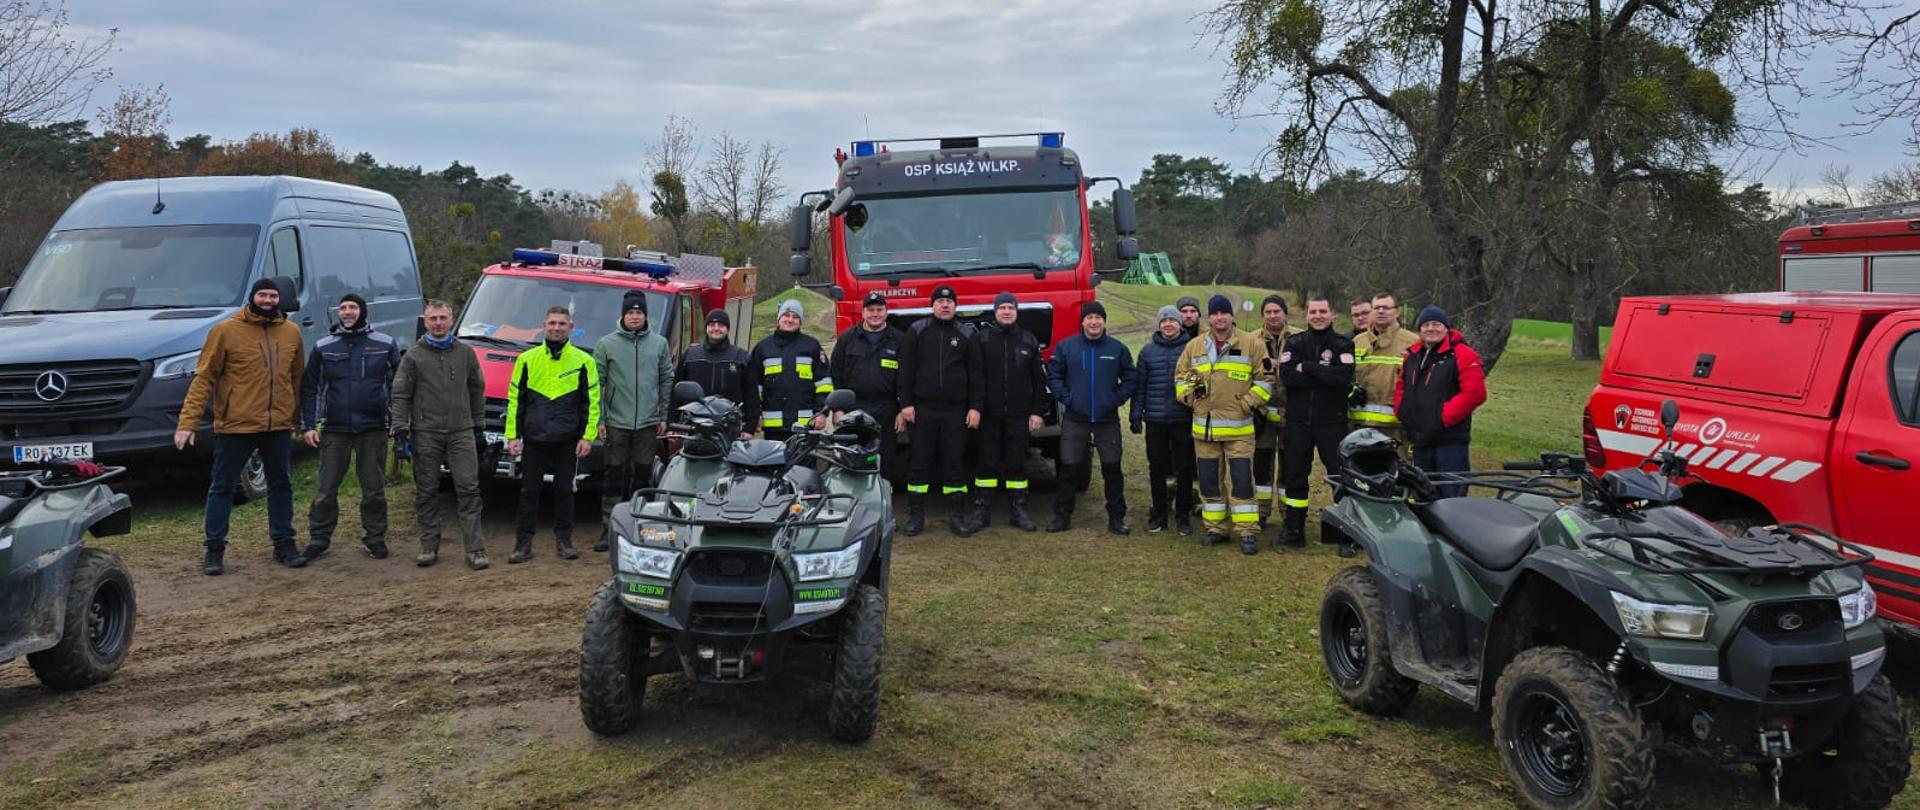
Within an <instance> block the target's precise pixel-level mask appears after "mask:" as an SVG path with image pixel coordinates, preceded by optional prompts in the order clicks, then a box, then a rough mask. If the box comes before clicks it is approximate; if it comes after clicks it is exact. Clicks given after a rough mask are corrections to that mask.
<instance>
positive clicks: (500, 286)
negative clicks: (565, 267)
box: [457, 275, 673, 351]
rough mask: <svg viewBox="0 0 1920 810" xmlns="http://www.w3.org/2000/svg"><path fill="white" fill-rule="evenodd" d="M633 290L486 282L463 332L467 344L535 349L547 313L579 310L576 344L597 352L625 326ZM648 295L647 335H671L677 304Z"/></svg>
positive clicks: (463, 318) (545, 281) (466, 314)
mask: <svg viewBox="0 0 1920 810" xmlns="http://www.w3.org/2000/svg"><path fill="white" fill-rule="evenodd" d="M627 289H628V288H626V287H610V286H607V285H605V284H582V283H580V282H576V281H562V280H558V279H550V278H528V277H524V276H501V275H489V276H482V277H481V278H480V285H479V286H478V287H476V288H475V289H474V291H473V297H472V298H471V299H469V300H468V301H467V306H466V308H465V309H464V310H462V311H461V312H460V328H459V329H458V330H457V331H458V332H459V335H460V337H463V338H468V339H473V340H480V341H484V342H488V343H504V344H511V345H519V346H531V345H533V344H534V343H537V342H539V341H540V339H541V335H542V333H543V332H544V331H545V329H544V325H545V324H546V321H547V308H548V307H551V306H554V305H556V304H558V305H561V306H564V307H567V308H568V309H571V310H573V344H574V345H576V346H579V347H580V348H582V349H585V350H587V351H593V344H594V343H596V342H599V340H600V338H601V337H603V336H605V335H606V334H607V333H609V332H612V331H613V330H614V329H615V328H616V327H618V326H619V325H620V301H621V299H622V298H623V297H624V296H625V294H626V292H627ZM646 295H647V330H648V331H650V332H653V333H655V334H662V335H664V334H671V332H672V324H670V323H669V322H668V319H670V318H672V317H673V308H672V303H673V302H672V300H671V299H669V298H668V297H667V296H665V295H662V294H660V293H655V292H649V293H647V294H646Z"/></svg>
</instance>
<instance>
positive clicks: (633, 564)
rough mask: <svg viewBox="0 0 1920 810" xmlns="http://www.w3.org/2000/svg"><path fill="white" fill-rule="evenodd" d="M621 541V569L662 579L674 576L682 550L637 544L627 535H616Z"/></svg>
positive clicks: (624, 571) (629, 572)
mask: <svg viewBox="0 0 1920 810" xmlns="http://www.w3.org/2000/svg"><path fill="white" fill-rule="evenodd" d="M615 537H616V539H618V540H619V541H620V571H621V572H622V573H627V574H639V575H641V576H647V577H659V578H660V579H672V578H673V564H674V563H675V562H677V561H678V560H679V559H680V552H679V551H676V550H674V549H668V548H649V547H647V546H636V545H634V544H633V543H632V542H630V541H628V540H627V536H626V535H624V534H622V535H616V536H615Z"/></svg>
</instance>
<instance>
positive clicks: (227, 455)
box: [173, 278, 307, 576]
mask: <svg viewBox="0 0 1920 810" xmlns="http://www.w3.org/2000/svg"><path fill="white" fill-rule="evenodd" d="M305 370H306V357H305V356H304V355H303V354H302V353H301V351H300V327H298V326H294V325H293V324H292V323H289V322H288V321H287V316H286V313H284V312H282V311H281V310H280V288H279V287H278V286H277V285H275V284H274V283H273V280H272V279H266V278H263V279H260V280H259V281H256V282H254V283H253V287H252V289H250V290H248V291H247V305H246V306H244V307H241V308H240V311H238V312H235V313H233V316H232V317H229V318H227V319H226V320H224V321H221V322H220V323H218V324H215V325H214V327H213V329H212V331H209V332H208V333H207V342H206V344H205V345H204V346H202V347H201V349H200V364H199V366H197V367H196V368H195V369H194V373H193V382H192V383H191V384H190V385H188V386H187V398H186V401H185V402H184V403H182V404H181V406H180V420H179V423H178V424H176V425H175V426H174V432H173V446H174V447H175V448H176V449H179V450H185V449H187V446H188V445H191V444H193V442H194V429H195V428H196V427H198V426H199V424H200V420H201V419H202V418H203V417H204V415H205V414H206V411H207V407H208V406H209V405H210V404H215V403H217V404H218V406H219V407H216V408H214V409H213V411H214V414H213V483H212V484H210V485H209V486H208V487H207V511H206V532H207V555H206V560H205V561H204V562H203V563H202V565H201V570H202V571H203V572H204V573H206V574H207V575H208V576H214V575H217V574H219V573H221V572H222V571H225V570H226V562H225V554H226V550H227V518H228V516H229V515H231V514H232V512H233V488H234V487H235V486H236V485H237V484H238V483H239V481H240V470H241V468H243V467H245V466H246V465H247V459H248V458H250V457H252V456H253V454H254V453H255V452H258V453H259V454H260V461H261V463H263V464H264V465H265V466H266V472H267V534H268V536H269V537H270V538H272V540H273V560H274V562H277V563H281V564H284V565H286V566H287V567H288V568H299V567H301V566H303V565H306V564H307V558H305V557H302V556H300V549H299V547H297V546H295V545H294V532H293V480H292V455H293V429H294V425H295V423H296V421H297V420H298V419H299V410H300V408H299V401H300V379H301V375H302V374H303V373H304V372H305Z"/></svg>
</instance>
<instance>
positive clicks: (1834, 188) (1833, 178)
mask: <svg viewBox="0 0 1920 810" xmlns="http://www.w3.org/2000/svg"><path fill="white" fill-rule="evenodd" d="M1820 182H1821V183H1822V184H1824V185H1825V186H1826V187H1827V193H1828V194H1831V195H1833V197H1834V198H1836V199H1837V200H1838V201H1839V203H1840V204H1841V205H1844V206H1849V207H1851V206H1853V205H1854V204H1855V203H1854V197H1853V167H1852V166H1841V165H1838V164H1834V163H1829V164H1827V167H1826V168H1824V169H1821V170H1820Z"/></svg>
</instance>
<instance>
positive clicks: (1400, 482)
mask: <svg viewBox="0 0 1920 810" xmlns="http://www.w3.org/2000/svg"><path fill="white" fill-rule="evenodd" d="M1571 478H1574V476H1569V475H1524V474H1521V473H1517V472H1512V471H1508V470H1472V471H1468V472H1453V473H1430V472H1426V471H1424V470H1421V469H1419V468H1417V467H1412V466H1410V465H1409V466H1406V467H1403V468H1402V469H1401V471H1400V473H1399V474H1398V475H1397V476H1395V478H1394V481H1393V483H1392V484H1391V485H1388V486H1382V487H1380V489H1386V490H1388V492H1386V493H1382V492H1379V491H1377V490H1376V489H1375V488H1374V487H1373V486H1372V485H1371V482H1369V481H1368V480H1367V479H1365V478H1362V477H1358V476H1352V475H1348V474H1346V473H1335V474H1330V475H1328V476H1327V477H1326V482H1327V486H1329V487H1332V488H1333V489H1334V491H1335V492H1339V493H1342V494H1343V495H1345V496H1351V497H1355V498H1359V499H1361V500H1365V501H1373V502H1375V503H1408V502H1425V501H1431V500H1434V499H1435V498H1437V497H1438V496H1439V494H1440V490H1439V488H1440V487H1443V486H1448V485H1456V486H1470V487H1484V488H1486V489H1492V490H1497V491H1500V492H1513V493H1519V494H1524V495H1539V496H1542V497H1546V498H1552V499H1554V500H1576V499H1578V498H1579V497H1580V492H1579V490H1576V489H1573V488H1572V487H1569V486H1565V485H1563V484H1560V483H1557V482H1558V481H1563V480H1567V479H1571Z"/></svg>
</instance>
